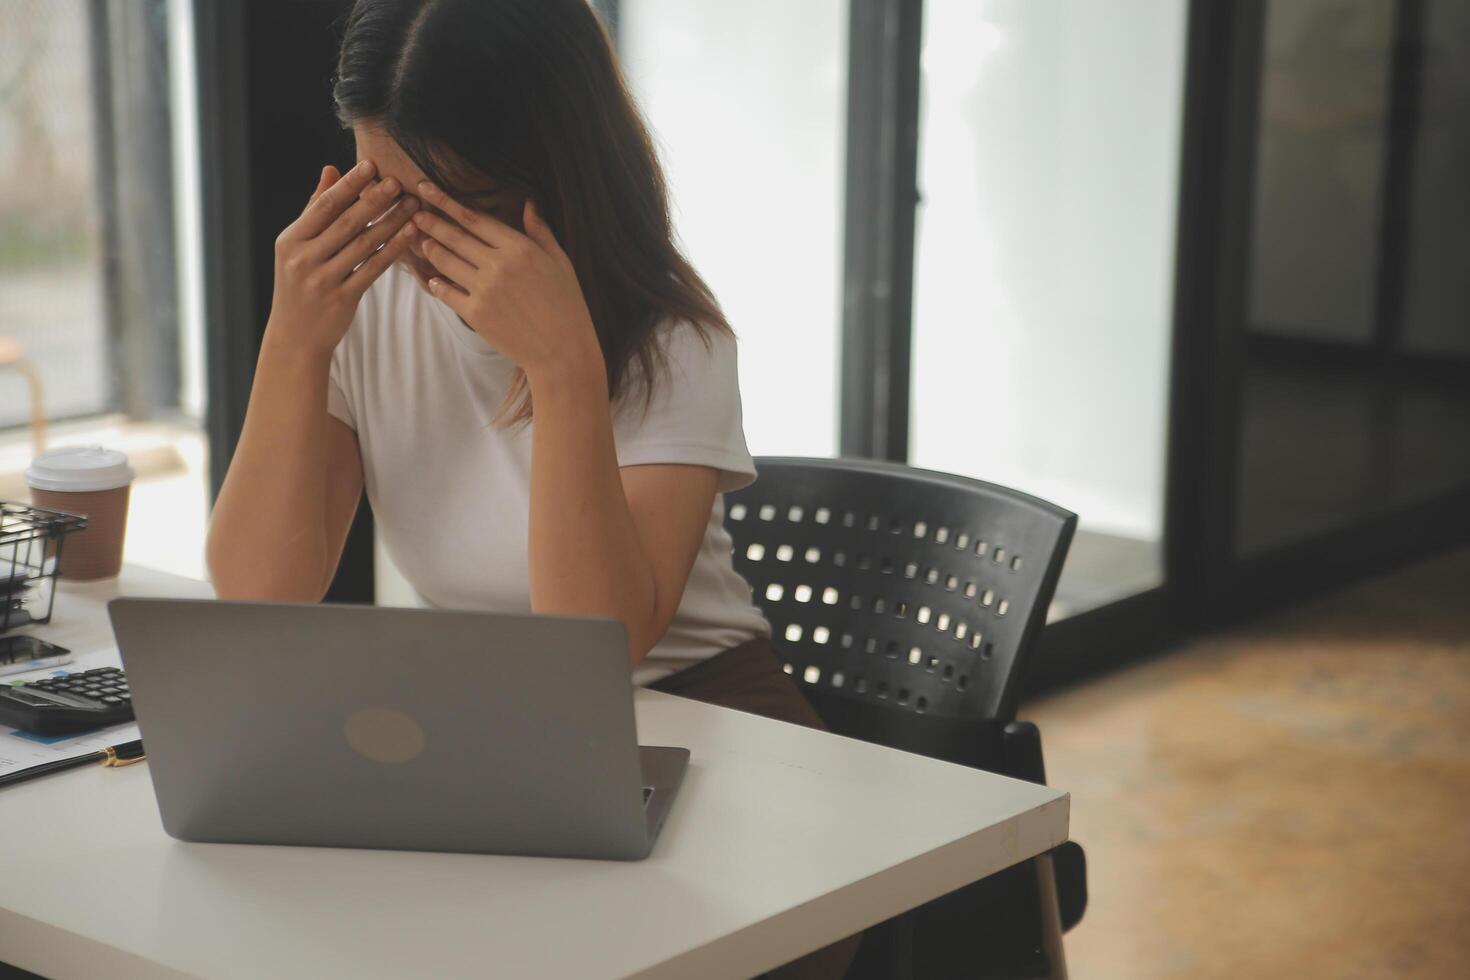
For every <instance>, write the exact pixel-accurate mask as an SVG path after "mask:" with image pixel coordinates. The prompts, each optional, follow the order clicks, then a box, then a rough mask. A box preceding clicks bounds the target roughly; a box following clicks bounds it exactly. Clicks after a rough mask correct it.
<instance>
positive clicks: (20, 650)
mask: <svg viewBox="0 0 1470 980" xmlns="http://www.w3.org/2000/svg"><path fill="white" fill-rule="evenodd" d="M65 663H71V651H70V650H68V649H67V648H66V647H59V646H57V645H56V644H55V643H47V642H46V641H45V640H43V639H41V638H40V637H37V636H0V674H19V673H22V672H23V671H27V670H42V669H44V668H46V667H55V666H57V665H59V664H65Z"/></svg>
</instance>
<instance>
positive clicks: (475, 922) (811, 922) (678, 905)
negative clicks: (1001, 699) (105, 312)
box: [0, 569, 1068, 980]
mask: <svg viewBox="0 0 1470 980" xmlns="http://www.w3.org/2000/svg"><path fill="white" fill-rule="evenodd" d="M120 591H121V592H124V593H127V594H132V595H143V594H148V595H175V596H179V595H204V594H208V592H207V589H206V587H204V586H202V585H201V584H200V583H197V582H189V581H186V580H182V579H177V578H173V577H171V576H163V575H159V574H156V573H146V572H142V571H138V570H131V569H130V570H128V571H127V572H125V574H124V576H123V579H122V582H121V588H120ZM118 592H119V587H118V584H117V583H113V584H111V585H110V586H95V585H94V586H89V587H85V588H79V587H68V588H66V589H64V591H63V592H62V594H61V595H60V596H59V597H58V599H57V604H56V616H55V618H56V623H55V625H54V626H51V627H43V628H40V630H38V631H39V632H41V633H43V634H44V635H46V636H48V637H50V638H52V639H54V640H56V642H59V643H62V644H65V645H68V646H71V647H73V648H74V649H77V650H78V651H79V652H80V651H83V650H86V649H97V648H101V647H104V646H107V645H110V644H111V642H112V641H111V634H110V631H109V629H108V627H107V624H106V619H105V613H104V608H103V603H104V602H105V600H106V599H107V598H109V597H111V596H112V595H114V594H117V593H118ZM181 668H182V669H187V665H181ZM637 697H638V701H637V713H638V727H639V732H640V735H641V737H642V739H643V740H645V741H648V742H652V743H658V744H664V745H683V746H687V747H688V748H689V749H690V750H691V752H692V754H693V761H692V763H691V766H690V770H689V774H688V777H687V778H686V780H685V782H684V786H683V788H682V789H681V790H680V793H679V798H678V799H677V800H676V801H675V804H674V809H673V811H672V813H671V814H670V816H669V820H668V824H667V825H666V827H665V828H664V831H663V834H662V836H661V838H660V840H659V842H658V845H657V847H656V848H655V849H654V852H653V855H652V856H651V857H650V858H649V859H648V860H646V861H642V862H637V863H622V862H601V861H572V860H548V859H544V858H517V857H489V856H479V855H460V854H423V853H408V852H394V851H351V850H336V849H328V848H291V847H260V846H243V845H225V844H186V843H182V842H179V841H175V840H173V839H171V838H169V837H168V836H166V835H165V834H164V832H163V830H162V828H161V827H160V825H159V821H158V813H157V810H156V808H155V805H154V800H153V792H152V786H151V784H150V783H149V777H148V767H147V766H146V765H142V766H134V767H131V768H126V769H115V770H110V769H103V768H100V767H97V768H92V767H87V768H83V769H79V770H73V771H70V772H65V773H60V774H57V775H54V776H48V777H43V778H40V779H37V780H34V781H31V782H27V783H22V784H20V785H16V786H12V787H9V788H6V789H3V790H0V826H3V828H4V829H3V833H4V834H5V836H6V838H7V839H6V842H5V844H4V851H3V856H0V961H3V962H8V963H11V964H13V965H15V966H19V967H23V968H26V969H29V970H33V971H36V972H38V973H41V974H44V975H45V976H48V977H52V978H55V980H66V978H70V977H87V978H91V977H109V978H115V980H126V978H132V977H160V976H170V977H172V976H189V975H192V976H201V977H211V978H214V977H242V978H244V977H248V978H256V977H266V976H268V977H273V978H285V977H313V978H315V977H339V976H340V977H354V978H368V977H391V978H394V980H398V978H402V977H417V976H433V977H469V976H495V977H537V978H554V977H576V978H584V977H628V976H639V977H710V978H719V977H732V978H734V977H748V976H750V975H751V974H754V973H758V972H760V971H762V970H766V969H769V968H771V967H773V966H775V965H778V964H780V963H783V962H786V961H788V960H791V959H794V958H795V957H797V956H800V955H802V954H804V953H807V952H810V951H811V950H813V949H817V948H819V947H821V946H824V945H826V944H828V943H830V942H834V941H836V940H837V939H840V938H841V937H843V936H847V935H850V934H852V933H854V932H857V931H859V930H861V929H863V928H866V927H867V926H869V925H871V924H873V923H875V922H879V921H881V920H883V919H885V918H889V917H891V916H893V915H895V914H897V913H899V912H901V911H903V910H905V909H908V908H912V907H914V906H916V905H919V904H922V903H923V902H925V901H927V900H929V899H931V898H934V897H936V896H938V895H941V894H943V893H945V892H948V891H950V890H952V889H954V888H957V887H959V886H961V885H963V884H966V883H968V882H971V881H974V880H976V879H979V878H983V877H985V876H986V875H989V874H992V873H993V872H996V871H999V870H1000V869H1002V868H1004V867H1007V866H1008V865H1011V864H1013V863H1015V862H1017V861H1020V860H1023V859H1025V858H1027V857H1031V856H1033V855H1035V854H1038V853H1041V852H1043V851H1045V850H1048V849H1050V848H1052V847H1053V846H1055V845H1057V844H1059V843H1061V842H1062V841H1063V840H1065V839H1066V837H1067V818H1068V797H1067V795H1066V794H1064V793H1059V792H1057V791H1056V790H1053V789H1048V788H1046V787H1044V786H1034V785H1031V784H1029V783H1022V782H1017V781H1015V780H1011V779H1005V778H1003V777H1000V776H993V775H990V774H987V773H983V772H978V771H975V770H971V769H966V768H963V767H960V766H954V765H949V764H947V763H943V762H936V761H933V760H931V759H927V758H923V757H920V756H915V755H908V754H905V753H900V752H895V751H892V750H889V749H883V748H879V747H876V746H872V745H867V744H865V743H863V742H857V741H853V740H850V739H844V738H838V737H835V736H832V735H826V734H823V733H820V732H813V731H809V730H807V729H804V728H799V727H796V726H794V725H787V724H783V723H780V722H774V721H769V720H766V719H764V718H759V717H756V716H754V715H748V714H742V713H740V712H736V711H730V710H727V709H724V708H715V707H710V706H708V705H704V704H699V703H696V702H693V701H687V700H683V699H680V698H674V697H670V696H667V695H663V694H658V693H654V692H650V691H640V692H639V693H638V696H637Z"/></svg>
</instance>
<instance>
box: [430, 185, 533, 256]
mask: <svg viewBox="0 0 1470 980" xmlns="http://www.w3.org/2000/svg"><path fill="white" fill-rule="evenodd" d="M418 193H419V197H421V198H423V199H424V201H425V202H426V203H428V204H430V205H433V206H434V207H436V208H438V209H439V210H440V211H443V212H444V213H445V214H447V215H449V217H451V218H453V219H454V220H455V221H457V222H459V224H460V225H462V226H463V227H465V228H467V229H469V230H470V231H471V232H473V233H474V234H475V235H477V236H478V237H479V238H480V240H481V241H483V242H485V243H486V244H487V245H489V246H491V247H492V248H504V247H505V246H506V245H511V244H514V243H515V242H516V241H519V240H522V239H523V238H524V237H525V236H523V235H522V234H521V233H520V232H518V231H516V230H515V229H514V228H512V227H511V226H510V225H507V224H505V223H504V222H501V221H497V220H496V219H495V218H492V217H491V216H490V215H488V214H486V213H485V212H483V211H476V210H474V209H473V208H467V207H465V206H464V205H463V204H460V203H459V202H458V201H456V200H455V199H454V198H452V197H450V196H449V195H448V194H446V193H444V192H443V191H442V190H440V189H439V187H438V186H437V185H436V184H433V183H432V182H430V181H427V180H421V181H419V186H418Z"/></svg>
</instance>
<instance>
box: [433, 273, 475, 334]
mask: <svg viewBox="0 0 1470 980" xmlns="http://www.w3.org/2000/svg"><path fill="white" fill-rule="evenodd" d="M429 292H430V293H431V294H433V295H434V296H436V297H438V298H439V299H442V300H443V301H444V304H445V305H446V306H448V307H449V308H450V309H451V310H453V311H454V312H456V313H458V314H459V317H460V319H461V320H464V321H465V322H466V323H468V322H469V321H470V319H471V318H472V317H473V316H474V313H473V312H472V311H471V310H470V294H469V293H467V292H465V291H464V290H463V289H460V288H459V287H458V286H456V285H455V284H454V283H452V282H450V281H449V280H448V279H445V278H444V277H443V276H435V277H434V278H432V279H430V280H429Z"/></svg>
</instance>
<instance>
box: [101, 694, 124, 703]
mask: <svg viewBox="0 0 1470 980" xmlns="http://www.w3.org/2000/svg"><path fill="white" fill-rule="evenodd" d="M102 703H103V704H122V698H115V697H113V696H112V695H111V694H109V695H108V696H107V697H105V698H103V699H102Z"/></svg>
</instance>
